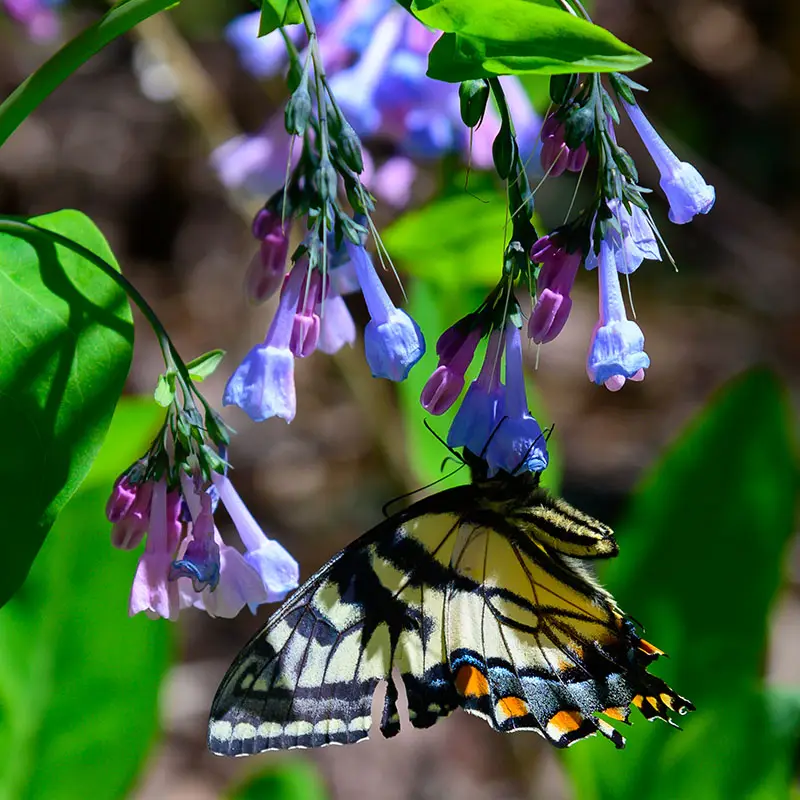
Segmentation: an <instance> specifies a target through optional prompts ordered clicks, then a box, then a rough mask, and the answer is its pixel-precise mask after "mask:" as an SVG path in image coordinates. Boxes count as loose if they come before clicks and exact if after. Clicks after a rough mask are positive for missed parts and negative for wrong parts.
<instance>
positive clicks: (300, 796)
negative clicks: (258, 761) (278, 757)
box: [226, 758, 329, 800]
mask: <svg viewBox="0 0 800 800" xmlns="http://www.w3.org/2000/svg"><path fill="white" fill-rule="evenodd" d="M328 796H329V795H328V792H327V790H326V789H325V784H324V783H323V782H322V778H321V777H320V775H319V773H318V772H317V770H316V768H315V767H314V765H313V764H312V763H311V762H310V761H307V760H304V759H303V760H301V759H299V758H287V759H285V760H284V761H282V762H281V763H279V764H277V765H275V766H270V767H268V768H267V769H265V770H264V771H263V772H259V773H257V774H256V775H255V776H253V777H251V778H249V779H248V780H247V781H246V782H245V783H243V784H242V785H240V786H237V787H236V788H235V789H233V791H232V792H231V793H230V794H228V795H226V797H227V799H228V800H326V799H327V797H328Z"/></svg>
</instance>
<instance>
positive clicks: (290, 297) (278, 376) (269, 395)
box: [222, 263, 307, 422]
mask: <svg viewBox="0 0 800 800" xmlns="http://www.w3.org/2000/svg"><path fill="white" fill-rule="evenodd" d="M306 273H307V266H306V265H303V264H300V263H298V264H295V266H294V268H293V269H292V271H291V272H290V273H289V278H288V279H287V281H286V285H285V286H284V289H283V292H282V293H281V299H280V303H279V304H278V310H277V311H276V312H275V317H274V318H273V320H272V324H271V325H270V328H269V331H268V332H267V336H266V338H265V339H264V341H263V343H262V344H259V345H256V346H255V347H254V348H253V349H252V350H251V351H250V352H249V353H248V354H247V355H246V356H245V357H244V360H243V361H242V363H241V364H240V365H239V366H238V367H237V368H236V370H235V372H234V373H233V375H231V377H230V379H229V380H228V383H227V385H226V386H225V392H224V393H223V395H222V404H223V405H226V406H230V405H236V406H239V408H241V409H242V410H243V411H244V412H245V413H246V414H247V415H248V416H249V417H250V418H251V419H252V420H254V421H256V422H262V421H263V420H265V419H269V418H270V417H282V418H283V419H285V420H286V421H287V422H291V421H292V420H293V419H294V415H295V412H296V410H297V399H296V395H295V387H294V355H293V354H292V351H291V349H290V345H291V338H292V328H293V325H294V317H295V313H296V311H297V302H298V300H299V298H300V290H301V287H302V285H303V280H304V278H305V276H306Z"/></svg>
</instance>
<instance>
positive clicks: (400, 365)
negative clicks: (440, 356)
mask: <svg viewBox="0 0 800 800" xmlns="http://www.w3.org/2000/svg"><path fill="white" fill-rule="evenodd" d="M346 246H347V251H348V253H349V254H350V260H351V261H352V262H353V263H354V264H355V267H356V274H357V275H358V282H359V284H360V286H361V291H362V293H363V294H364V301H365V302H366V304H367V309H368V310H369V313H370V317H371V319H370V321H369V322H368V323H367V327H366V329H365V330H364V350H365V353H366V357H367V363H368V364H369V367H370V369H371V370H372V375H373V376H374V377H376V378H387V379H389V380H392V381H402V380H405V379H406V377H408V373H409V372H410V371H411V368H412V367H413V366H414V364H416V363H417V361H419V360H420V359H421V358H422V356H423V355H424V354H425V339H424V338H423V336H422V331H420V329H419V326H418V325H417V323H416V322H414V320H413V319H411V317H409V316H408V314H406V312H405V311H402V310H401V309H399V308H397V307H396V306H395V305H394V303H393V302H392V301H391V299H390V298H389V295H388V294H387V292H386V289H384V287H383V284H382V283H381V280H380V278H379V277H378V274H377V273H376V272H375V268H374V267H373V266H372V261H371V260H370V257H369V255H368V254H367V251H366V250H365V249H364V248H363V247H356V246H355V245H353V244H352V243H351V242H346Z"/></svg>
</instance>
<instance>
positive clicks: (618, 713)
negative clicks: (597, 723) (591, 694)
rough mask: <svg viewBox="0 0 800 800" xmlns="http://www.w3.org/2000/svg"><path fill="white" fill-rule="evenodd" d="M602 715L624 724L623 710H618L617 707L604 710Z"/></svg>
mask: <svg viewBox="0 0 800 800" xmlns="http://www.w3.org/2000/svg"><path fill="white" fill-rule="evenodd" d="M603 713H604V714H605V715H606V716H607V717H611V719H617V720H619V721H620V722H625V709H624V708H620V707H619V706H611V707H610V708H604V709H603Z"/></svg>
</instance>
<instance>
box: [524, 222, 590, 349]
mask: <svg viewBox="0 0 800 800" xmlns="http://www.w3.org/2000/svg"><path fill="white" fill-rule="evenodd" d="M582 259H583V252H582V251H581V250H575V251H573V252H570V251H569V250H568V249H567V246H566V243H565V242H564V241H563V240H562V236H561V235H560V234H559V233H557V232H554V233H551V234H548V235H546V236H542V237H541V238H540V239H539V240H538V241H537V242H536V243H535V244H534V245H533V248H532V249H531V260H532V261H533V262H535V263H540V264H541V265H542V268H541V270H540V271H539V277H538V278H537V280H536V294H537V297H536V304H535V305H534V307H533V310H532V311H531V316H530V319H529V320H528V337H529V338H530V339H532V340H533V341H534V342H535V343H536V344H544V343H545V342H552V341H553V339H555V338H556V336H558V334H559V333H561V331H562V330H563V329H564V325H566V324H567V318H568V317H569V312H570V311H571V310H572V298H571V297H570V292H571V291H572V286H573V284H574V283H575V277H576V276H577V274H578V268H579V267H580V265H581V260H582Z"/></svg>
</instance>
